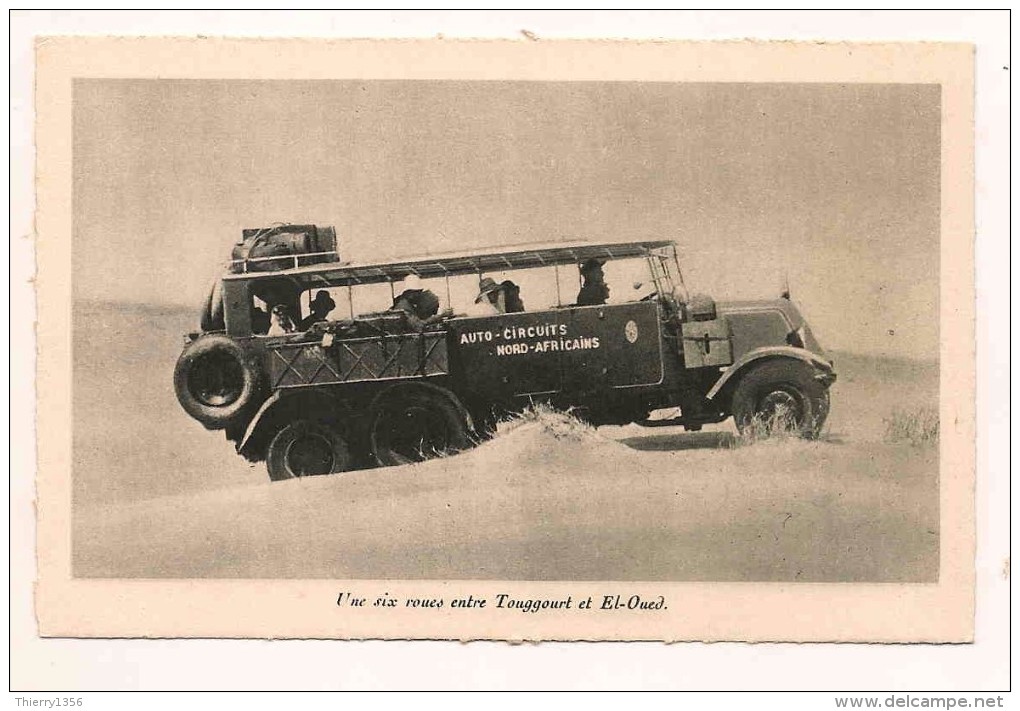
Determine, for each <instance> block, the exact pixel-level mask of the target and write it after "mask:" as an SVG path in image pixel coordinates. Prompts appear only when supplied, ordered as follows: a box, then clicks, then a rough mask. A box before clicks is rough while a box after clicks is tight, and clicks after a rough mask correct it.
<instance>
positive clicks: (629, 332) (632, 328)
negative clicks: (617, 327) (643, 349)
mask: <svg viewBox="0 0 1020 711" xmlns="http://www.w3.org/2000/svg"><path fill="white" fill-rule="evenodd" d="M623 334H624V335H625V336H626V337H627V340H628V341H629V342H630V343H634V341H636V340H637V324H636V323H634V322H633V321H628V322H627V325H626V326H624V327H623Z"/></svg>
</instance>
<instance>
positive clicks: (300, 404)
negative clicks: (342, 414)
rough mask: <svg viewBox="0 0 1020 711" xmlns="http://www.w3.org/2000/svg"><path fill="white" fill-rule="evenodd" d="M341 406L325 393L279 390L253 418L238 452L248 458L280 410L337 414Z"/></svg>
mask: <svg viewBox="0 0 1020 711" xmlns="http://www.w3.org/2000/svg"><path fill="white" fill-rule="evenodd" d="M340 406H341V403H340V402H339V401H338V400H336V399H335V398H333V397H331V396H329V395H327V394H325V393H321V392H288V391H285V390H277V391H275V392H274V393H273V394H272V395H270V396H269V398H268V399H267V400H266V401H265V402H264V403H262V406H261V407H259V409H258V411H257V412H256V413H255V416H254V417H252V418H251V422H249V423H248V428H247V429H246V430H245V432H244V437H243V438H242V439H241V443H240V444H238V445H237V452H238V454H241V455H243V456H245V457H246V458H247V457H248V455H249V452H248V448H249V447H250V446H251V444H252V442H253V441H257V440H259V439H260V435H262V434H263V433H262V429H263V428H264V427H265V426H267V425H266V423H267V422H269V423H270V424H271V423H272V420H273V417H274V416H275V415H276V414H277V411H278V410H279V409H280V408H297V412H311V411H316V412H336V411H337V409H338V408H339V407H340Z"/></svg>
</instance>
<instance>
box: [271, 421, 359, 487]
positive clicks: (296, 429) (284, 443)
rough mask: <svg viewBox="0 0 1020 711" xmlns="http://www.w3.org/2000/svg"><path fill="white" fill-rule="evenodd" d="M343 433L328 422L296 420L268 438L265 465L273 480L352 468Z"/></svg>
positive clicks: (332, 472) (331, 472) (319, 474)
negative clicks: (270, 438) (271, 437)
mask: <svg viewBox="0 0 1020 711" xmlns="http://www.w3.org/2000/svg"><path fill="white" fill-rule="evenodd" d="M352 465H353V459H352V457H351V453H350V449H349V448H348V446H347V440H346V439H344V436H343V433H342V432H340V431H339V430H337V429H336V428H335V427H333V426H332V425H330V424H329V423H327V422H322V421H317V420H295V421H294V422H291V423H289V424H287V425H285V426H284V427H283V429H281V430H280V431H279V432H277V433H276V436H275V437H273V439H272V440H271V441H270V442H269V449H268V451H267V452H266V468H267V469H268V470H269V478H270V479H271V480H273V481H283V480H285V479H297V478H300V477H306V476H321V475H323V474H336V473H338V472H343V471H348V470H349V469H351V468H352Z"/></svg>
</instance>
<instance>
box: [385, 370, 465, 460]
mask: <svg viewBox="0 0 1020 711" xmlns="http://www.w3.org/2000/svg"><path fill="white" fill-rule="evenodd" d="M368 440H369V445H370V447H371V450H372V456H373V457H374V458H375V460H376V462H378V463H379V464H381V465H382V466H394V465H398V464H408V463H411V462H421V461H425V460H426V459H432V458H434V457H441V456H445V455H447V454H453V453H455V452H458V451H460V450H462V449H467V448H468V447H470V446H471V445H472V440H471V435H470V424H469V422H468V420H467V417H466V416H465V413H464V411H463V409H462V408H459V407H457V405H456V403H455V402H454V401H452V399H451V396H447V395H446V394H445V393H443V392H441V391H438V390H436V391H432V390H426V389H420V388H398V389H396V390H393V391H388V392H385V393H383V394H382V395H381V396H380V397H379V398H377V399H376V402H375V403H374V404H373V405H372V407H371V408H370V411H369V418H368Z"/></svg>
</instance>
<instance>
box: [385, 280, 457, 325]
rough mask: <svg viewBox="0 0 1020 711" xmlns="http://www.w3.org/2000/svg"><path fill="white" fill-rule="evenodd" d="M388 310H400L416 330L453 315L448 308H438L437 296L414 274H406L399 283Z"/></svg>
mask: <svg viewBox="0 0 1020 711" xmlns="http://www.w3.org/2000/svg"><path fill="white" fill-rule="evenodd" d="M389 310H390V311H402V312H403V313H404V314H405V315H406V316H407V323H408V325H409V326H411V328H413V329H415V330H416V331H421V330H422V329H424V328H425V327H426V326H429V325H431V324H434V323H438V322H440V321H442V320H443V319H444V318H448V317H450V316H452V315H453V311H452V310H451V309H450V308H446V309H443V310H442V311H440V310H439V297H438V296H436V295H435V294H434V293H432V291H431V290H429V289H426V288H425V285H424V284H423V283H422V280H421V278H420V277H418V275H416V274H408V275H407V277H405V278H404V281H403V283H402V284H401V291H400V294H399V295H398V296H397V297H396V298H395V299H394V300H393V306H391V307H390V309H389Z"/></svg>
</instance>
